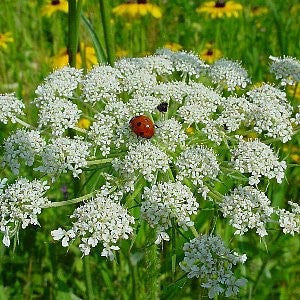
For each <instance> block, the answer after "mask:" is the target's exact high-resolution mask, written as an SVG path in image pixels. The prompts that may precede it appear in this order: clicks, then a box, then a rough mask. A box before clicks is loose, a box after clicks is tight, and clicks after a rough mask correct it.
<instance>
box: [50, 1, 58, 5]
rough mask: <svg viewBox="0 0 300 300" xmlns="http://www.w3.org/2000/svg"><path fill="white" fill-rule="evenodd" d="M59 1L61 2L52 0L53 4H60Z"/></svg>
mask: <svg viewBox="0 0 300 300" xmlns="http://www.w3.org/2000/svg"><path fill="white" fill-rule="evenodd" d="M59 3H60V1H59V0H52V1H51V4H52V5H58V4H59Z"/></svg>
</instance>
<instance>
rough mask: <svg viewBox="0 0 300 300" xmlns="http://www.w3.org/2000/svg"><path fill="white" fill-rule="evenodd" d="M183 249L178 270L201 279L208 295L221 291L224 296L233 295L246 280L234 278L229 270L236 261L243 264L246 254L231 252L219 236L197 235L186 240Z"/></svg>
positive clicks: (212, 295)
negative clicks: (182, 257) (182, 256)
mask: <svg viewBox="0 0 300 300" xmlns="http://www.w3.org/2000/svg"><path fill="white" fill-rule="evenodd" d="M183 251H184V259H183V261H182V262H181V263H180V267H181V269H183V271H185V272H186V273H187V276H188V278H193V277H197V278H198V277H200V278H201V281H202V284H201V286H202V287H204V288H207V289H208V290H209V293H208V297H209V298H214V297H215V296H217V295H219V294H221V293H224V292H225V296H226V297H230V296H232V295H236V294H237V293H238V291H239V288H240V287H242V286H244V285H245V284H246V283H247V280H246V279H245V278H240V279H236V277H235V276H234V274H233V272H232V270H231V269H232V267H233V266H234V265H236V264H237V263H242V264H243V263H244V262H245V261H246V259H247V256H246V255H245V254H244V255H238V254H237V253H236V252H233V253H232V252H231V251H230V250H229V249H228V248H227V247H225V245H224V243H223V241H222V240H221V239H220V238H219V237H217V236H209V235H200V236H199V237H197V238H194V239H193V240H191V241H189V242H188V243H185V244H184V246H183Z"/></svg>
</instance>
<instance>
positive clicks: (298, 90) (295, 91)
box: [287, 83, 300, 101]
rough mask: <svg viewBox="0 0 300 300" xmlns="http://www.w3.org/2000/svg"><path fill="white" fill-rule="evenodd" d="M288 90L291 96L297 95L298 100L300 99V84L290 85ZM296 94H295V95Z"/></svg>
mask: <svg viewBox="0 0 300 300" xmlns="http://www.w3.org/2000/svg"><path fill="white" fill-rule="evenodd" d="M287 91H288V93H289V95H290V96H291V97H295V99H297V100H298V101H300V84H299V83H298V84H296V85H289V86H288V88H287ZM294 95H295V96H294Z"/></svg>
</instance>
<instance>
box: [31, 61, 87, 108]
mask: <svg viewBox="0 0 300 300" xmlns="http://www.w3.org/2000/svg"><path fill="white" fill-rule="evenodd" d="M82 72H83V71H82V70H78V69H75V68H71V67H63V68H62V69H59V70H56V71H54V72H53V73H51V74H50V75H49V76H48V77H46V79H45V81H44V83H43V84H41V85H39V86H38V87H37V89H36V91H35V93H36V94H37V95H38V97H37V98H36V99H35V103H36V105H38V106H40V105H42V104H44V103H49V102H50V101H51V100H54V99H56V98H72V97H73V96H74V91H75V90H76V89H77V87H78V85H79V83H81V81H82Z"/></svg>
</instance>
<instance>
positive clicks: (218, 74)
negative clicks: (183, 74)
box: [207, 58, 251, 91]
mask: <svg viewBox="0 0 300 300" xmlns="http://www.w3.org/2000/svg"><path fill="white" fill-rule="evenodd" d="M207 74H208V76H209V77H210V78H211V79H212V81H213V82H214V83H217V84H219V85H221V86H223V85H225V86H226V87H227V89H228V91H234V89H235V88H237V87H239V88H245V87H246V86H247V84H248V83H250V82H251V80H250V78H249V77H248V74H247V71H246V70H245V69H244V68H243V67H242V65H241V63H240V62H238V61H232V60H228V59H225V58H221V59H219V60H217V61H216V62H215V63H214V64H212V65H211V66H210V67H209V68H208V70H207Z"/></svg>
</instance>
